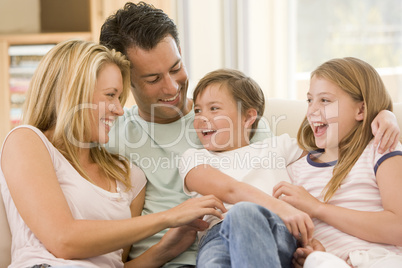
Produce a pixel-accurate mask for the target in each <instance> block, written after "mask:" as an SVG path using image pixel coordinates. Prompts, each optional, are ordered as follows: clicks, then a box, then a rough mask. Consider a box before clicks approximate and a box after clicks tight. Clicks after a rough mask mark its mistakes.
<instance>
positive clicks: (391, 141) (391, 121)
mask: <svg viewBox="0 0 402 268" xmlns="http://www.w3.org/2000/svg"><path fill="white" fill-rule="evenodd" d="M371 130H372V132H373V135H374V144H375V145H378V144H379V145H380V146H379V147H378V152H379V153H381V154H382V153H384V152H385V151H386V150H387V149H389V150H390V151H393V150H394V149H395V148H396V145H397V144H398V139H399V134H400V130H399V126H398V121H397V120H396V116H395V115H394V114H393V113H392V112H391V111H388V110H382V111H381V112H379V113H378V115H377V116H376V118H374V120H373V122H372V123H371Z"/></svg>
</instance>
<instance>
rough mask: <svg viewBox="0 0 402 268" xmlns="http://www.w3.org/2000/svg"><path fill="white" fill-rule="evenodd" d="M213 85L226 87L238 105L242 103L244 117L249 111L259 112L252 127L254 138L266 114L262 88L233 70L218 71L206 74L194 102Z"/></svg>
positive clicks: (194, 93)
mask: <svg viewBox="0 0 402 268" xmlns="http://www.w3.org/2000/svg"><path fill="white" fill-rule="evenodd" d="M211 84H218V85H221V86H225V87H226V88H227V89H228V90H229V91H230V93H231V94H232V96H233V98H234V100H235V101H236V102H237V103H241V112H242V114H243V115H244V114H245V113H246V112H247V110H248V109H250V108H253V109H255V110H256V111H257V118H256V120H255V121H254V123H253V124H252V125H251V130H252V131H251V132H250V137H249V138H250V139H251V138H252V137H253V136H254V134H255V130H256V129H257V126H258V121H259V120H260V118H261V117H262V116H263V114H264V109H265V99H264V93H263V92H262V90H261V88H260V86H259V85H258V84H257V83H256V82H255V81H254V80H253V79H252V78H250V77H248V76H246V75H245V74H244V73H242V72H240V71H237V70H233V69H218V70H215V71H212V72H210V73H208V74H206V75H205V76H204V77H203V78H201V80H200V81H199V82H198V84H197V86H196V87H195V89H194V92H193V100H194V102H195V101H196V100H197V97H198V95H200V94H201V93H202V92H204V90H205V89H206V88H207V87H208V86H209V85H211Z"/></svg>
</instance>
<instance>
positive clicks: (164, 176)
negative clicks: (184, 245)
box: [107, 106, 269, 267]
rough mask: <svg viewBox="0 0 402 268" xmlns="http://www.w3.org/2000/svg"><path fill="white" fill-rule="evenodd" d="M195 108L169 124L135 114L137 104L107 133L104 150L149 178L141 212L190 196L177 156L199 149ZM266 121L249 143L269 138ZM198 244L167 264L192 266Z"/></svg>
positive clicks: (147, 243)
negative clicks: (124, 160)
mask: <svg viewBox="0 0 402 268" xmlns="http://www.w3.org/2000/svg"><path fill="white" fill-rule="evenodd" d="M193 121H194V111H193V110H191V111H190V112H189V113H188V114H187V115H185V116H183V117H182V118H181V119H180V120H178V121H175V122H173V123H169V124H157V123H150V122H146V121H145V120H143V119H142V118H141V117H140V116H139V114H138V107H137V106H133V107H132V108H130V109H125V113H124V115H123V116H121V117H120V118H119V119H118V120H117V122H116V123H115V125H114V127H113V128H112V130H111V131H110V133H109V143H108V144H107V149H108V150H109V151H111V152H113V153H119V154H121V155H124V156H126V157H127V158H128V159H129V160H130V162H132V163H134V164H136V165H137V166H139V167H140V168H141V169H142V170H143V171H144V172H145V175H146V177H147V179H148V183H147V189H146V195H145V204H144V210H143V212H142V214H143V215H147V214H151V213H155V212H160V211H165V210H167V209H170V208H172V207H174V206H177V205H179V204H180V203H182V202H183V201H185V200H187V199H188V198H189V197H188V196H187V195H186V194H184V192H183V182H182V180H181V179H180V175H179V172H178V161H179V157H180V156H181V155H182V154H183V153H184V152H185V151H186V150H187V149H189V148H199V149H201V148H202V145H201V143H200V141H199V139H198V137H197V133H196V132H195V130H194V127H193ZM268 135H269V128H268V126H267V124H266V121H260V123H259V130H258V131H257V133H256V134H255V135H254V137H253V139H252V142H255V141H259V140H263V139H264V138H266V137H268ZM166 231H167V230H164V231H162V232H159V233H157V234H155V235H154V236H152V237H149V238H147V239H144V240H142V241H140V242H138V243H136V244H134V245H133V247H132V250H131V252H130V258H135V257H137V256H139V255H141V254H142V253H143V252H144V251H146V250H147V249H148V248H149V247H151V246H152V245H154V244H156V243H157V242H158V241H159V240H160V239H161V238H162V236H163V235H164V233H165V232H166ZM196 256H197V246H196V245H192V246H191V247H190V248H189V249H188V250H187V251H186V252H184V253H183V254H181V255H179V256H178V257H177V258H175V259H173V260H172V261H171V262H169V263H168V264H167V265H166V267H178V266H182V265H195V260H196Z"/></svg>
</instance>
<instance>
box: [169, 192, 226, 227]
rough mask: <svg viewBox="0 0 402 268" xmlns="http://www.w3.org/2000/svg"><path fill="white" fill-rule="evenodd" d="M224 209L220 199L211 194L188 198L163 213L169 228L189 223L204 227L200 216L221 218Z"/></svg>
mask: <svg viewBox="0 0 402 268" xmlns="http://www.w3.org/2000/svg"><path fill="white" fill-rule="evenodd" d="M226 211H227V210H226V208H225V206H224V205H223V203H222V201H220V200H219V199H218V198H217V197H215V196H213V195H206V196H202V197H197V198H190V199H188V200H186V201H184V202H183V203H181V204H180V205H178V206H176V207H173V208H171V209H169V210H166V211H165V212H163V213H165V216H166V217H167V222H168V224H169V226H170V227H171V228H172V227H178V226H181V225H185V224H190V223H191V224H192V225H193V226H194V225H200V224H201V226H198V227H199V228H205V224H203V223H202V222H200V221H199V219H200V218H202V217H203V216H205V215H213V216H216V217H218V218H221V219H222V213H224V212H226ZM197 220H198V221H197Z"/></svg>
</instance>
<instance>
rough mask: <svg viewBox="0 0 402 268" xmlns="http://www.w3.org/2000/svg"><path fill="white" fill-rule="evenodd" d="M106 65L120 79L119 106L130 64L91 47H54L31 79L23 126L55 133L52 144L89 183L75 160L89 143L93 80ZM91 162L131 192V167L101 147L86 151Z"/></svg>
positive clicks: (126, 87)
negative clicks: (115, 72)
mask: <svg viewBox="0 0 402 268" xmlns="http://www.w3.org/2000/svg"><path fill="white" fill-rule="evenodd" d="M107 64H115V65H116V66H117V67H118V68H119V69H120V71H121V74H122V77H123V92H122V94H121V96H120V102H121V104H122V105H124V103H125V101H126V100H127V97H128V94H129V92H130V62H129V61H128V60H127V59H126V58H125V56H123V55H122V54H121V53H120V52H116V51H115V50H109V49H108V48H106V47H104V46H102V45H98V44H95V43H92V42H87V41H81V40H68V41H65V42H61V43H59V44H57V45H56V46H55V47H54V48H53V49H51V50H50V51H49V52H48V53H47V54H46V55H45V56H44V57H43V59H42V60H41V62H40V63H39V66H38V68H37V69H36V71H35V74H34V76H33V78H32V80H31V84H30V86H29V90H28V93H27V101H26V103H25V107H24V113H23V120H22V123H23V124H28V125H32V126H35V127H37V128H38V129H40V130H41V131H42V132H45V131H48V130H51V131H52V132H53V134H52V137H51V138H50V141H51V142H52V144H53V145H54V146H55V147H56V148H57V149H58V150H59V151H60V152H61V153H62V154H63V155H64V156H65V157H66V159H67V160H68V161H69V162H70V163H71V164H72V165H73V166H74V167H75V168H76V169H77V171H78V172H79V173H80V174H81V175H82V176H83V177H84V178H86V179H87V180H89V181H91V182H93V181H92V180H91V179H90V178H89V176H88V175H87V174H86V172H85V171H84V169H83V168H82V166H81V164H80V163H79V161H78V152H79V150H80V148H79V146H78V145H79V144H77V141H78V142H79V143H80V142H81V144H80V145H82V144H83V143H85V142H88V141H90V137H91V129H90V127H89V126H91V112H90V111H89V110H90V109H88V107H85V105H86V104H91V103H92V99H93V94H94V88H95V83H96V79H97V77H98V74H99V72H100V70H101V69H102V68H103V67H104V66H105V65H107ZM90 147H91V148H90V155H91V157H92V159H93V161H94V162H95V163H97V164H99V166H100V167H101V168H103V170H104V172H105V173H106V175H107V176H108V177H109V178H114V179H116V180H119V181H121V182H123V183H124V184H125V185H126V186H127V189H128V188H129V187H131V181H130V179H129V164H128V161H127V160H126V159H125V158H123V157H122V156H119V155H115V154H110V153H108V152H107V151H106V150H105V149H104V148H103V147H98V146H94V145H92V146H90Z"/></svg>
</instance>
